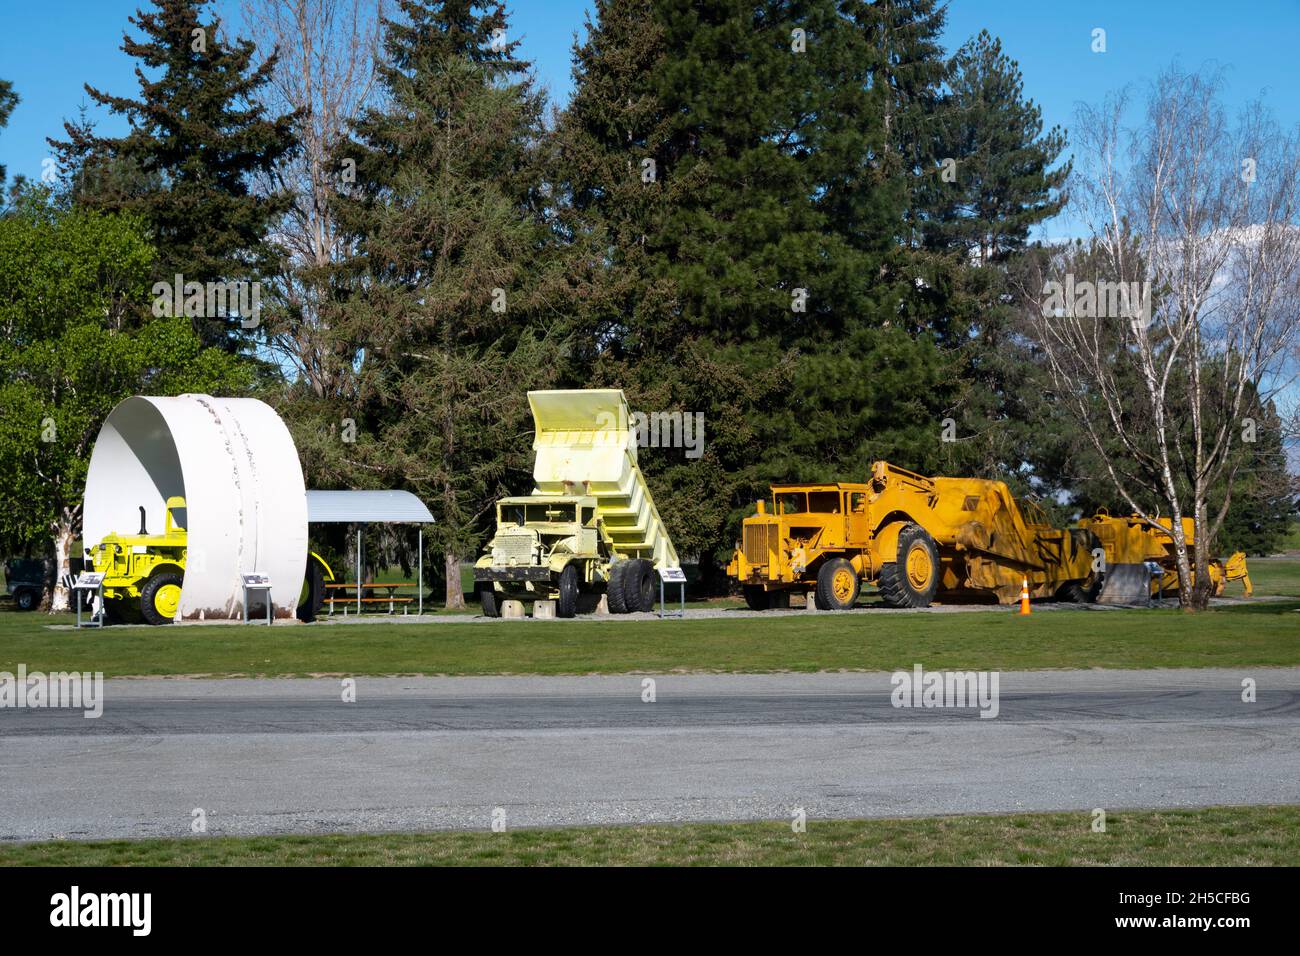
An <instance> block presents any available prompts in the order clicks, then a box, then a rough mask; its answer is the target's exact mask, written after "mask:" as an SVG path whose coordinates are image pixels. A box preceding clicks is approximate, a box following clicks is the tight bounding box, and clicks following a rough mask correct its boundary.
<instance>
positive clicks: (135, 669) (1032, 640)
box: [0, 601, 1300, 677]
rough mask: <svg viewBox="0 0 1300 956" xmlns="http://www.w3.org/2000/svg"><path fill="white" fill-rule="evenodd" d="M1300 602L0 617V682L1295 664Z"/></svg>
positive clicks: (1299, 656) (1299, 659)
mask: <svg viewBox="0 0 1300 956" xmlns="http://www.w3.org/2000/svg"><path fill="white" fill-rule="evenodd" d="M1298 610H1300V601H1288V602H1267V603H1266V602H1258V603H1254V604H1247V605H1238V606H1234V607H1228V608H1223V609H1220V610H1214V611H1207V612H1205V613H1202V614H1183V613H1181V612H1179V611H1176V610H1171V609H1164V610H1122V611H1051V612H1044V613H1039V614H1035V615H1033V616H1032V617H1028V618H1023V617H1018V616H1016V615H1015V613H1014V612H1013V611H1012V609H1010V608H998V609H993V610H989V611H978V612H969V613H960V614H944V613H935V614H908V613H890V612H889V611H886V610H880V611H876V612H871V613H866V614H854V615H834V614H818V615H808V616H806V617H805V616H803V615H795V616H790V617H777V618H766V619H764V618H762V617H761V616H759V615H756V614H753V613H750V612H744V611H736V612H732V613H734V617H731V616H725V617H721V618H712V619H706V620H688V621H618V620H611V621H601V622H581V623H572V622H564V621H559V622H546V623H542V622H538V623H526V622H496V623H490V624H405V625H399V624H357V625H348V626H338V627H329V626H316V625H313V626H302V627H279V628H267V627H265V626H260V627H258V626H251V625H250V626H224V625H223V626H221V627H177V628H144V627H139V628H106V629H104V630H97V629H84V630H81V631H76V630H51V629H49V628H47V627H43V626H41V624H42V623H45V621H48V618H47V619H45V621H41V620H39V619H35V618H33V616H32V615H30V614H27V615H23V614H18V613H11V614H0V671H10V672H13V671H15V670H16V668H17V666H18V664H19V663H24V664H26V665H27V668H28V670H29V671H32V670H42V671H51V670H58V671H62V670H88V671H102V672H103V673H104V674H105V676H107V677H120V676H136V675H140V676H144V675H154V676H157V675H179V674H204V675H216V676H249V677H257V676H286V677H301V676H307V675H311V674H353V675H380V674H457V675H461V674H596V673H599V674H624V673H630V672H653V673H671V672H681V671H702V672H735V673H763V672H773V671H796V672H813V671H821V670H895V669H898V668H910V667H912V665H913V664H916V663H920V664H922V665H923V666H925V667H926V668H928V669H976V670H1033V669H1043V668H1093V667H1101V668H1147V667H1270V666H1273V667H1295V666H1300V613H1297V612H1298Z"/></svg>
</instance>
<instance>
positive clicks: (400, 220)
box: [330, 0, 556, 607]
mask: <svg viewBox="0 0 1300 956" xmlns="http://www.w3.org/2000/svg"><path fill="white" fill-rule="evenodd" d="M399 8H400V9H399V14H400V15H399V16H398V17H394V18H390V19H386V20H385V22H384V30H385V36H384V55H385V56H384V62H383V64H382V65H381V67H380V79H381V83H382V85H383V88H384V92H385V94H386V96H385V97H384V102H383V105H382V106H381V107H377V108H373V109H370V110H367V111H366V112H364V113H363V114H362V116H361V117H360V118H359V120H358V121H357V122H356V123H355V124H354V129H353V137H352V139H351V140H350V141H349V142H348V143H346V144H344V145H343V147H342V149H341V152H340V156H339V160H340V169H341V170H345V171H346V174H345V175H344V176H343V182H344V183H345V184H347V185H346V186H345V190H344V191H343V192H342V193H341V194H340V196H339V199H338V203H337V210H336V211H337V215H338V221H339V223H340V225H341V226H342V228H343V230H344V231H345V232H346V233H347V234H348V235H349V236H350V237H351V238H352V239H353V240H354V241H355V244H356V254H355V255H354V256H353V257H351V258H350V259H349V260H348V261H347V262H345V263H344V265H343V269H342V272H343V274H342V275H341V276H340V277H339V284H340V287H341V288H345V289H350V290H351V291H350V293H349V294H348V295H347V296H346V297H345V298H344V300H343V301H342V302H341V303H340V304H339V306H338V308H337V309H336V310H335V311H336V313H337V314H336V315H333V316H331V317H330V326H331V329H332V331H333V334H335V335H338V336H342V337H346V338H348V339H349V340H350V342H351V343H352V344H353V345H355V346H356V347H358V349H359V350H360V352H361V353H362V355H363V360H362V365H361V369H360V371H359V383H360V389H361V392H360V395H359V397H358V400H359V402H360V403H361V407H360V409H359V427H360V428H361V431H362V433H363V437H364V435H365V433H367V432H369V433H371V434H372V435H373V439H372V440H367V441H361V442H358V443H357V446H356V447H355V448H353V449H350V450H349V451H348V452H347V454H349V455H350V456H352V457H353V459H354V460H353V464H354V466H356V468H357V469H358V470H359V471H361V472H367V471H368V472H369V473H370V474H371V475H372V476H373V477H375V478H382V479H385V480H394V479H396V480H405V481H406V482H408V483H409V484H410V485H411V487H412V488H413V489H414V490H415V491H416V492H417V493H418V494H421V495H422V496H423V497H424V498H425V499H426V500H428V501H429V502H430V503H431V504H432V505H433V506H434V511H435V514H436V515H437V519H438V523H437V525H436V526H435V527H434V529H433V533H432V534H433V539H432V543H433V544H434V546H435V547H437V548H439V549H441V550H442V551H443V553H444V557H445V561H444V566H445V571H446V596H447V605H448V606H449V607H458V606H461V605H462V604H463V597H462V590H461V585H460V561H461V558H462V556H464V555H466V554H467V553H468V552H469V551H470V550H471V549H472V548H473V547H474V545H475V544H476V543H477V542H478V541H479V540H480V537H481V532H482V530H483V527H484V522H485V520H486V518H487V516H488V515H489V514H490V509H491V506H492V503H493V501H494V500H495V498H496V497H497V495H498V494H499V493H500V492H501V491H503V490H505V488H506V486H507V484H508V480H510V479H516V480H517V479H518V477H519V475H520V474H521V473H522V474H524V475H526V474H527V470H526V469H527V462H528V461H529V453H530V448H529V443H528V442H527V441H526V440H525V436H526V434H527V432H526V429H527V424H526V421H527V405H526V402H525V399H524V392H525V390H526V389H527V388H528V387H529V386H530V385H533V384H540V383H542V382H544V381H546V380H547V377H548V376H549V375H550V374H552V370H553V369H554V368H555V364H556V363H555V361H554V359H553V357H552V356H551V355H549V354H547V350H548V349H549V348H550V347H549V346H548V345H547V344H546V341H545V340H546V335H545V332H544V331H543V333H542V334H541V335H540V336H537V335H535V334H534V329H535V326H534V325H533V324H531V323H530V318H531V317H533V316H536V315H537V313H538V311H539V303H540V302H541V300H542V298H543V296H544V294H545V293H544V288H545V279H544V276H545V265H544V263H545V256H544V250H545V245H546V231H545V224H544V221H543V218H542V208H543V205H544V201H543V199H542V197H541V195H540V192H539V190H540V180H539V175H538V171H539V166H538V161H537V158H536V156H535V155H534V154H535V141H536V139H537V137H538V134H539V128H540V114H541V109H542V98H541V96H540V94H539V93H538V92H536V91H535V90H534V89H533V86H532V83H531V81H530V79H529V78H528V76H527V64H525V63H524V62H522V61H521V60H519V59H518V57H517V47H518V43H517V41H508V40H506V39H505V37H506V31H507V29H508V24H507V22H506V15H505V9H504V5H503V4H501V3H499V2H495V0H486V2H477V0H445V2H435V0H401V2H400V3H399ZM353 172H354V173H355V176H354V177H353ZM352 178H355V182H354V183H353V182H349V181H350V180H351V179H352Z"/></svg>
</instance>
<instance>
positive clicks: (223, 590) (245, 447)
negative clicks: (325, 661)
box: [84, 395, 307, 620]
mask: <svg viewBox="0 0 1300 956" xmlns="http://www.w3.org/2000/svg"><path fill="white" fill-rule="evenodd" d="M172 495H181V496H183V497H184V498H185V503H186V508H185V513H184V516H183V519H182V523H183V524H184V525H185V528H186V530H187V532H188V555H187V561H186V569H185V580H184V584H183V586H182V588H181V603H180V610H179V612H178V615H177V616H178V618H181V619H187V620H193V619H196V618H205V619H211V618H237V617H240V616H241V614H242V612H243V596H242V583H241V582H242V579H241V575H242V574H247V573H252V572H261V573H263V574H266V575H268V576H269V577H270V579H271V581H272V591H271V595H272V601H273V603H274V605H275V614H276V616H277V617H289V616H292V615H293V613H294V608H295V606H296V605H297V602H298V595H299V592H300V591H301V589H302V580H303V571H304V568H305V566H306V560H307V499H306V489H305V487H304V485H303V477H302V466H301V465H300V464H299V462H298V452H297V449H296V448H295V447H294V444H293V438H292V437H291V436H290V435H289V430H288V429H287V428H286V427H285V424H284V422H283V421H281V419H280V416H279V415H277V414H276V413H275V411H274V410H273V409H272V408H271V407H270V406H269V405H266V404H264V403H263V402H259V401H257V400H256V399H248V398H213V397H212V396H210V395H181V396H179V397H176V398H150V397H140V396H137V397H135V398H128V399H126V400H125V401H123V402H122V403H121V404H119V405H118V406H117V407H116V408H115V409H113V411H112V413H111V414H110V415H109V416H108V419H107V420H106V421H105V423H104V427H103V428H102V429H101V430H100V433H99V438H98V440H97V441H96V443H95V450H94V452H93V453H92V455H91V458H90V468H89V472H88V474H87V477H86V498H85V514H84V528H85V534H84V538H85V541H86V543H87V545H91V544H93V543H95V542H98V541H100V540H101V539H102V538H103V537H104V536H105V535H106V534H109V533H110V532H118V533H124V534H132V533H135V532H136V531H138V530H139V524H140V518H139V510H138V509H139V506H141V505H143V506H144V508H145V514H146V518H147V521H148V530H149V531H150V532H151V533H161V532H162V530H163V506H164V502H165V501H166V500H167V498H169V497H170V496H172Z"/></svg>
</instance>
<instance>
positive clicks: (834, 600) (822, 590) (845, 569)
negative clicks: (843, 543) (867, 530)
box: [813, 558, 858, 611]
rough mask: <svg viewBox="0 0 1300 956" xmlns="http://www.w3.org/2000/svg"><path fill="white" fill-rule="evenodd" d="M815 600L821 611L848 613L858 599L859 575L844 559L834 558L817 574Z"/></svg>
mask: <svg viewBox="0 0 1300 956" xmlns="http://www.w3.org/2000/svg"><path fill="white" fill-rule="evenodd" d="M813 599H814V601H815V602H816V604H817V609H818V610H819V611H847V610H848V609H849V608H851V607H853V604H854V602H856V601H857V599H858V573H857V572H856V571H854V570H853V565H851V564H849V562H848V561H847V560H846V559H844V558H832V559H831V560H829V561H827V562H826V563H825V564H823V565H822V566H821V570H820V571H818V572H817V590H816V591H815V592H814V594H813Z"/></svg>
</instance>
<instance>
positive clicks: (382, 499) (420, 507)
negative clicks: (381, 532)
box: [307, 491, 433, 524]
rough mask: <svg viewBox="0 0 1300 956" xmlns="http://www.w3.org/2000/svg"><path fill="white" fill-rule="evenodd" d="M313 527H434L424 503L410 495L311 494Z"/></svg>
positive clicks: (431, 517)
mask: <svg viewBox="0 0 1300 956" xmlns="http://www.w3.org/2000/svg"><path fill="white" fill-rule="evenodd" d="M307 521H308V523H309V524H328V523H337V524H353V523H356V524H432V523H433V515H431V514H429V509H428V508H426V507H425V506H424V502H423V501H421V500H420V499H419V498H417V497H415V495H413V494H411V493H410V492H409V491H308V492H307Z"/></svg>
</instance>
